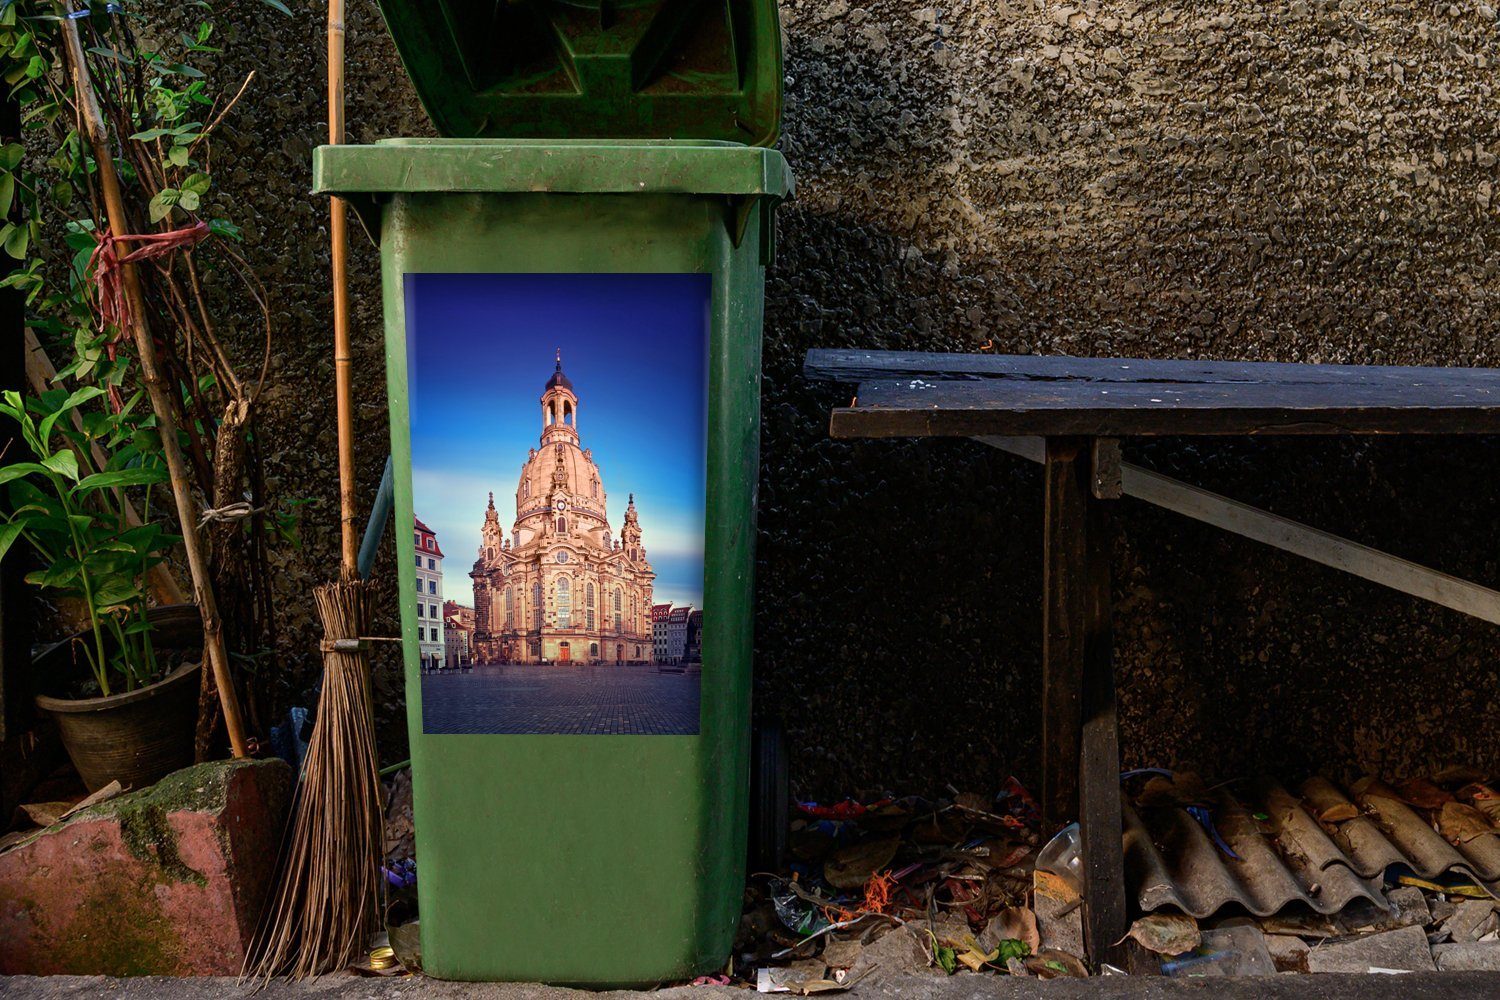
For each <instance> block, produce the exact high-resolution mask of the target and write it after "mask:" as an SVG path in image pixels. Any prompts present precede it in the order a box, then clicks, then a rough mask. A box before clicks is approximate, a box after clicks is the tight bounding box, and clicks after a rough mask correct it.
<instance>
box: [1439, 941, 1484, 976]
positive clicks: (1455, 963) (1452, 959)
mask: <svg viewBox="0 0 1500 1000" xmlns="http://www.w3.org/2000/svg"><path fill="white" fill-rule="evenodd" d="M1432 957H1433V958H1435V959H1437V967H1438V971H1440V972H1500V941H1466V942H1464V943H1463V944H1440V945H1438V946H1436V947H1435V948H1433V949H1432Z"/></svg>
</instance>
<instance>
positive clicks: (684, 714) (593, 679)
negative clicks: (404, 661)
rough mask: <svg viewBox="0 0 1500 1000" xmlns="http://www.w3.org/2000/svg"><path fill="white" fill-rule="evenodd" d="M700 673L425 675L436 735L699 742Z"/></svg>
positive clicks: (427, 722) (581, 670)
mask: <svg viewBox="0 0 1500 1000" xmlns="http://www.w3.org/2000/svg"><path fill="white" fill-rule="evenodd" d="M698 698H699V694H698V674H697V673H682V674H678V673H661V672H659V671H658V670H657V668H656V667H650V666H646V667H643V666H633V667H632V666H597V667H590V666H582V665H579V664H572V663H569V664H562V663H556V664H507V665H504V666H479V667H475V668H474V669H473V670H471V671H467V672H462V673H460V672H458V671H444V672H442V673H432V674H423V675H422V729H423V731H424V732H426V733H428V734H447V733H511V734H522V733H526V734H543V733H551V734H575V735H606V734H607V735H642V736H693V735H697V732H698Z"/></svg>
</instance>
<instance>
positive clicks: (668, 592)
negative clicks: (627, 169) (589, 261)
mask: <svg viewBox="0 0 1500 1000" xmlns="http://www.w3.org/2000/svg"><path fill="white" fill-rule="evenodd" d="M708 308H709V278H708V276H707V275H702V274H408V275H407V276H406V324H407V336H408V338H409V339H408V344H409V347H408V351H409V357H408V364H409V366H410V371H409V378H410V386H411V444H412V479H413V483H412V486H413V495H414V498H415V509H416V514H417V517H419V518H421V519H422V520H423V521H424V522H426V524H427V526H428V527H430V528H431V529H432V530H433V531H434V532H435V533H436V534H437V538H438V544H439V545H440V546H441V547H442V549H443V553H444V556H445V558H444V560H443V590H444V597H445V598H447V599H448V600H455V601H458V602H460V603H462V604H472V603H473V582H472V581H471V580H470V579H469V576H468V574H469V571H470V569H472V568H473V564H474V559H475V558H476V556H477V555H478V551H479V529H480V526H481V525H482V523H483V521H484V510H485V505H486V503H487V502H488V495H489V493H490V491H494V494H495V508H496V510H497V511H498V512H499V514H500V524H501V526H502V528H503V529H504V530H505V532H506V533H507V535H508V534H509V532H510V528H511V525H512V524H513V523H514V521H515V515H516V510H515V491H516V485H517V483H518V482H519V481H520V475H521V466H522V464H523V463H524V462H525V460H526V453H527V450H528V449H530V448H535V447H537V446H538V440H539V438H540V436H541V432H542V410H541V402H540V400H541V395H542V387H543V386H544V385H545V384H546V382H547V379H549V378H550V377H551V376H552V372H553V368H554V366H555V357H556V351H557V350H558V349H559V348H561V349H562V361H563V372H564V373H565V374H566V375H567V376H568V378H569V379H570V380H572V382H573V391H574V392H575V393H577V395H578V400H579V402H578V432H579V437H580V439H581V443H582V445H583V447H584V448H592V449H593V452H594V461H595V463H597V465H598V466H599V473H600V476H601V478H602V479H603V481H604V489H605V490H606V492H607V493H608V503H609V510H608V513H609V523H610V529H611V531H612V532H613V535H614V537H615V538H618V537H619V534H620V527H621V525H622V523H623V522H624V519H625V505H626V503H627V502H628V495H629V494H630V493H632V492H633V493H634V494H635V503H636V510H637V512H638V513H639V515H640V521H641V536H642V542H643V543H644V545H645V547H646V556H647V558H648V559H649V560H650V561H651V565H652V568H653V569H654V570H655V571H656V582H655V600H656V601H657V602H658V603H664V602H672V603H676V604H693V605H695V606H697V607H702V606H703V506H704V476H705V472H704V466H705V459H706V456H705V445H704V442H705V438H706V420H707V410H706V403H705V397H706V388H707V372H706V371H705V369H704V364H705V362H706V357H707V344H708Z"/></svg>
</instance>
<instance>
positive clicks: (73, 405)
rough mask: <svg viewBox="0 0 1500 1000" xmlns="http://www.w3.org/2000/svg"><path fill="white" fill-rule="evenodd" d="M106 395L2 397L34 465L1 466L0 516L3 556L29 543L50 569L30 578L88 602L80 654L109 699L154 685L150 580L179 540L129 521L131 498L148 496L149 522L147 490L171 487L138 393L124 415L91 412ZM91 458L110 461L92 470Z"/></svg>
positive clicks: (93, 390) (92, 389)
mask: <svg viewBox="0 0 1500 1000" xmlns="http://www.w3.org/2000/svg"><path fill="white" fill-rule="evenodd" d="M103 395H105V391H104V390H103V389H101V388H99V387H98V386H85V387H84V388H81V389H78V390H75V391H74V392H71V393H70V392H68V391H67V390H65V389H52V390H49V391H47V392H44V393H42V394H41V395H40V396H38V397H34V398H26V399H23V398H22V397H21V395H20V394H19V393H16V392H6V393H4V394H3V401H0V415H3V416H6V417H9V418H10V419H12V420H14V421H15V422H16V423H17V424H19V425H20V431H21V440H22V441H24V442H25V443H26V446H27V447H28V448H29V449H31V452H32V453H33V454H34V455H36V456H37V457H38V461H14V462H11V463H10V464H7V465H0V485H7V486H8V489H9V500H10V504H9V511H8V512H4V511H0V519H3V520H0V558H4V556H5V553H6V551H7V550H8V549H9V548H10V547H11V545H12V544H13V543H14V542H15V541H16V540H17V539H25V540H26V541H27V542H28V543H30V545H31V547H32V548H34V549H35V550H36V552H37V554H38V555H39V556H40V557H41V559H42V561H43V563H44V565H43V566H42V568H41V569H38V570H35V571H34V572H32V573H30V574H28V575H27V577H26V579H27V581H28V582H30V583H33V584H36V585H37V586H39V587H43V588H46V589H48V590H51V591H53V592H55V593H57V594H58V595H60V596H62V597H68V598H74V599H76V600H77V601H79V602H80V603H81V604H82V606H83V608H84V610H85V611H87V613H88V618H89V624H90V635H89V641H88V642H85V643H83V644H82V645H83V652H84V655H85V658H86V659H87V660H88V664H89V667H90V669H91V670H92V671H93V675H94V680H95V682H96V683H97V684H98V686H99V692H100V693H101V694H105V695H108V694H111V693H114V692H115V691H116V690H117V689H118V688H120V687H122V686H123V688H124V690H126V691H130V690H134V689H135V688H137V687H140V686H142V685H145V684H149V683H151V682H152V681H153V680H156V679H157V675H158V673H159V670H158V666H157V659H156V651H155V649H154V648H153V646H152V642H151V626H150V623H149V622H148V620H147V618H146V592H145V586H144V579H145V575H146V572H147V571H148V570H149V569H150V568H151V567H152V566H154V565H156V564H157V563H159V562H160V561H161V560H162V559H163V557H164V555H165V553H166V552H168V551H169V550H170V549H171V548H172V546H173V545H175V544H176V543H177V542H178V540H179V539H177V538H176V537H175V536H173V535H170V534H168V533H167V532H166V531H165V530H164V529H163V528H162V526H161V525H160V524H156V523H152V522H151V521H150V520H149V519H148V520H145V521H144V523H132V522H133V521H134V518H132V517H131V516H130V515H129V513H128V510H129V508H128V505H127V504H126V502H125V491H127V490H131V489H138V490H140V491H141V492H142V493H143V495H144V499H145V504H146V506H145V508H144V509H145V512H146V515H147V517H148V518H149V513H150V507H149V503H150V492H149V490H150V487H151V486H152V485H154V484H156V483H161V482H164V481H165V480H166V478H167V475H166V470H165V469H164V468H163V466H162V463H161V460H160V458H159V456H158V454H157V451H158V449H159V443H158V442H157V439H156V436H155V432H154V431H153V430H152V429H151V428H150V421H149V418H141V417H138V416H137V415H136V406H137V404H138V403H139V401H140V393H137V394H136V395H135V396H134V397H133V398H131V399H129V400H127V401H126V403H125V405H124V406H122V407H121V408H120V411H119V412H115V411H114V410H112V409H110V408H106V407H97V408H90V409H85V405H86V404H88V403H90V402H94V401H96V400H97V399H98V398H99V397H101V396H103ZM94 455H103V456H107V457H106V458H105V461H104V462H103V467H102V468H99V469H97V471H89V469H90V468H91V466H92V462H91V461H90V457H91V456H94ZM79 456H84V459H83V461H82V462H80V458H79Z"/></svg>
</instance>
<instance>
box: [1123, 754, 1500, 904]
mask: <svg viewBox="0 0 1500 1000" xmlns="http://www.w3.org/2000/svg"><path fill="white" fill-rule="evenodd" d="M1440 794H1446V793H1440ZM1450 798H1451V796H1450ZM1209 802H1210V804H1211V814H1212V820H1213V825H1214V828H1215V829H1216V830H1217V832H1218V834H1219V836H1220V837H1221V838H1222V839H1223V841H1224V842H1225V844H1226V845H1227V846H1228V848H1229V849H1230V850H1231V851H1233V852H1234V854H1235V855H1237V856H1238V857H1237V858H1236V857H1231V856H1229V855H1228V854H1227V853H1226V852H1225V851H1224V850H1222V849H1221V848H1220V847H1219V846H1216V845H1215V843H1214V841H1213V839H1212V838H1211V837H1210V835H1209V833H1208V831H1207V830H1206V829H1205V828H1204V826H1203V825H1202V824H1200V823H1199V822H1198V821H1197V820H1195V819H1194V818H1193V817H1192V816H1191V815H1189V813H1188V812H1187V810H1186V809H1185V808H1183V807H1182V806H1181V805H1176V804H1160V805H1143V806H1142V807H1141V808H1140V810H1139V811H1137V810H1135V809H1133V808H1131V807H1129V806H1127V807H1126V811H1125V867H1126V875H1127V884H1128V886H1129V887H1130V890H1131V891H1132V892H1133V893H1134V894H1135V897H1136V899H1137V901H1138V903H1139V904H1140V907H1141V909H1143V910H1146V911H1148V912H1149V911H1151V910H1156V909H1160V908H1162V907H1174V908H1176V909H1179V910H1182V911H1183V912H1184V913H1190V914H1192V915H1193V916H1195V917H1199V918H1203V917H1208V916H1211V915H1213V914H1214V913H1217V912H1218V911H1219V910H1221V909H1223V908H1225V907H1229V906H1235V905H1237V906H1241V907H1243V908H1244V909H1246V910H1248V911H1249V912H1251V913H1253V914H1255V915H1256V916H1262V917H1263V916H1270V915H1272V914H1274V913H1278V912H1280V911H1281V910H1283V909H1285V908H1287V907H1290V906H1293V905H1294V904H1303V905H1306V906H1307V907H1309V908H1311V909H1313V910H1315V911H1316V912H1318V913H1321V914H1325V915H1328V914H1334V913H1338V912H1339V911H1341V910H1343V909H1344V908H1345V907H1346V906H1348V905H1349V904H1350V903H1352V902H1354V901H1355V900H1357V899H1366V900H1369V901H1371V902H1373V903H1375V904H1376V905H1379V906H1388V903H1387V901H1386V899H1385V895H1384V892H1383V891H1382V887H1383V884H1384V881H1385V877H1386V873H1387V872H1388V871H1389V870H1391V869H1392V868H1396V869H1398V870H1400V871H1402V872H1405V871H1408V870H1409V871H1410V872H1411V873H1412V874H1415V875H1417V876H1419V877H1421V878H1425V879H1435V878H1441V877H1443V876H1446V875H1450V874H1454V875H1458V876H1461V877H1463V878H1465V879H1472V880H1474V881H1475V882H1477V883H1478V884H1480V885H1482V886H1484V887H1485V888H1486V889H1487V890H1488V891H1489V892H1490V893H1491V895H1494V896H1496V898H1500V834H1496V833H1494V832H1492V831H1493V828H1490V829H1489V830H1475V829H1470V830H1468V831H1467V832H1466V833H1465V834H1464V835H1463V836H1468V837H1470V839H1467V840H1462V839H1461V838H1460V837H1455V839H1459V840H1460V843H1459V844H1458V845H1457V846H1455V844H1454V843H1451V842H1450V841H1449V840H1448V839H1445V838H1444V836H1443V835H1441V834H1439V833H1438V832H1437V831H1436V830H1434V829H1433V826H1432V825H1431V824H1430V823H1429V822H1428V821H1427V820H1425V819H1423V817H1422V816H1421V815H1420V814H1419V813H1418V811H1417V810H1415V809H1413V808H1412V807H1411V806H1410V805H1408V804H1407V802H1405V801H1403V800H1402V798H1401V796H1400V795H1399V794H1398V793H1397V792H1395V791H1394V790H1392V789H1390V788H1389V787H1388V786H1386V785H1384V784H1382V783H1380V782H1378V781H1374V780H1371V779H1365V780H1364V781H1361V782H1358V783H1357V784H1356V785H1355V786H1354V788H1353V790H1351V792H1350V793H1349V794H1345V792H1343V791H1341V790H1340V789H1339V788H1338V787H1337V786H1335V785H1334V784H1333V783H1331V782H1329V781H1327V780H1325V779H1322V778H1313V779H1311V780H1309V781H1307V782H1304V783H1303V785H1302V786H1301V788H1300V795H1293V794H1292V793H1290V792H1288V791H1287V790H1286V789H1285V788H1284V787H1282V786H1281V785H1279V784H1276V783H1274V782H1262V783H1259V784H1258V785H1256V786H1254V787H1252V788H1251V789H1248V790H1246V791H1244V792H1243V793H1242V795H1241V796H1236V795H1233V794H1230V793H1229V792H1228V791H1227V790H1224V789H1220V790H1218V791H1216V792H1214V793H1211V795H1210V797H1209ZM1458 808H1464V809H1467V808H1469V807H1467V806H1462V805H1460V806H1458ZM1256 814H1260V816H1261V817H1263V818H1257V815H1256Z"/></svg>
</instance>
